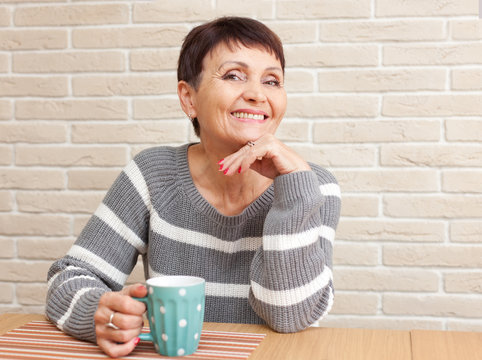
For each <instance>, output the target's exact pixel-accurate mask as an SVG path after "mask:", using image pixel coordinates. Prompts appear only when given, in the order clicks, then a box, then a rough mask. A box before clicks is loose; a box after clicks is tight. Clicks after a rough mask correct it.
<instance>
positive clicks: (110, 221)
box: [94, 203, 147, 254]
mask: <svg viewBox="0 0 482 360" xmlns="http://www.w3.org/2000/svg"><path fill="white" fill-rule="evenodd" d="M94 215H95V216H97V217H98V218H99V219H101V220H102V221H103V222H105V223H106V224H107V225H109V227H110V228H111V229H112V230H114V231H115V232H116V233H117V234H119V235H120V236H121V237H122V238H123V239H124V240H125V241H127V242H128V243H129V244H131V245H132V246H134V247H135V248H136V249H137V251H139V252H140V253H141V254H144V253H145V252H146V248H147V247H146V244H145V243H144V241H142V240H141V238H140V237H139V236H137V234H136V233H135V232H133V231H132V230H131V229H130V228H129V227H128V226H127V225H126V224H124V223H123V222H122V220H121V219H119V217H118V216H117V215H116V214H115V213H114V212H113V211H112V210H111V209H109V207H108V206H106V205H105V204H102V203H101V204H100V205H99V207H98V208H97V210H96V211H95V214H94Z"/></svg>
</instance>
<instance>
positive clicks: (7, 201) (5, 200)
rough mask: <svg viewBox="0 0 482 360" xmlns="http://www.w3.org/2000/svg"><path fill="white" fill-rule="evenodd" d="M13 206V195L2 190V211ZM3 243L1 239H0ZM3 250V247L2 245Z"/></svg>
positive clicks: (0, 207) (0, 206) (0, 196)
mask: <svg viewBox="0 0 482 360" xmlns="http://www.w3.org/2000/svg"><path fill="white" fill-rule="evenodd" d="M12 208H13V201H12V195H11V194H10V193H9V192H8V191H0V211H11V210H12ZM0 243H1V240H0ZM0 248H1V249H2V252H3V247H1V246H0Z"/></svg>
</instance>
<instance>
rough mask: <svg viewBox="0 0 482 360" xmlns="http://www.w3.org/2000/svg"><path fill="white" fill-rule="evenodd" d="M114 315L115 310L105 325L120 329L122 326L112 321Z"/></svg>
mask: <svg viewBox="0 0 482 360" xmlns="http://www.w3.org/2000/svg"><path fill="white" fill-rule="evenodd" d="M114 315H115V312H113V313H112V314H110V317H109V322H108V323H107V324H105V326H107V327H109V328H111V329H114V330H119V329H120V328H119V327H118V326H117V325H115V324H114V323H113V322H112V320H114Z"/></svg>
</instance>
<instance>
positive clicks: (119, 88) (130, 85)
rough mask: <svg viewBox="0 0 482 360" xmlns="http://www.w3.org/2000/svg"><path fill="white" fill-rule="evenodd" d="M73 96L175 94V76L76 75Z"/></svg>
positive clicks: (73, 81)
mask: <svg viewBox="0 0 482 360" xmlns="http://www.w3.org/2000/svg"><path fill="white" fill-rule="evenodd" d="M72 89H73V94H74V95H75V96H114V95H121V96H131V95H160V94H169V93H171V94H175V93H176V89H177V78H176V76H175V75H174V74H169V75H164V74H163V75H130V76H117V75H116V76H78V77H75V78H73V79H72Z"/></svg>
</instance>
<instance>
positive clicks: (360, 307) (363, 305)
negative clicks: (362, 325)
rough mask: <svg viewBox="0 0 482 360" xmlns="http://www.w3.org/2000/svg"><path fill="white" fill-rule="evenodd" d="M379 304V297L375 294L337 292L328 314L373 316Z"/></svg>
mask: <svg viewBox="0 0 482 360" xmlns="http://www.w3.org/2000/svg"><path fill="white" fill-rule="evenodd" d="M379 302H380V300H379V296H378V295H376V294H359V293H356V294H355V293H350V292H343V291H337V292H336V299H335V302H334V304H333V308H332V309H331V311H330V314H363V315H374V314H376V313H377V311H378V304H379ZM323 320H324V319H323ZM323 322H324V321H323Z"/></svg>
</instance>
